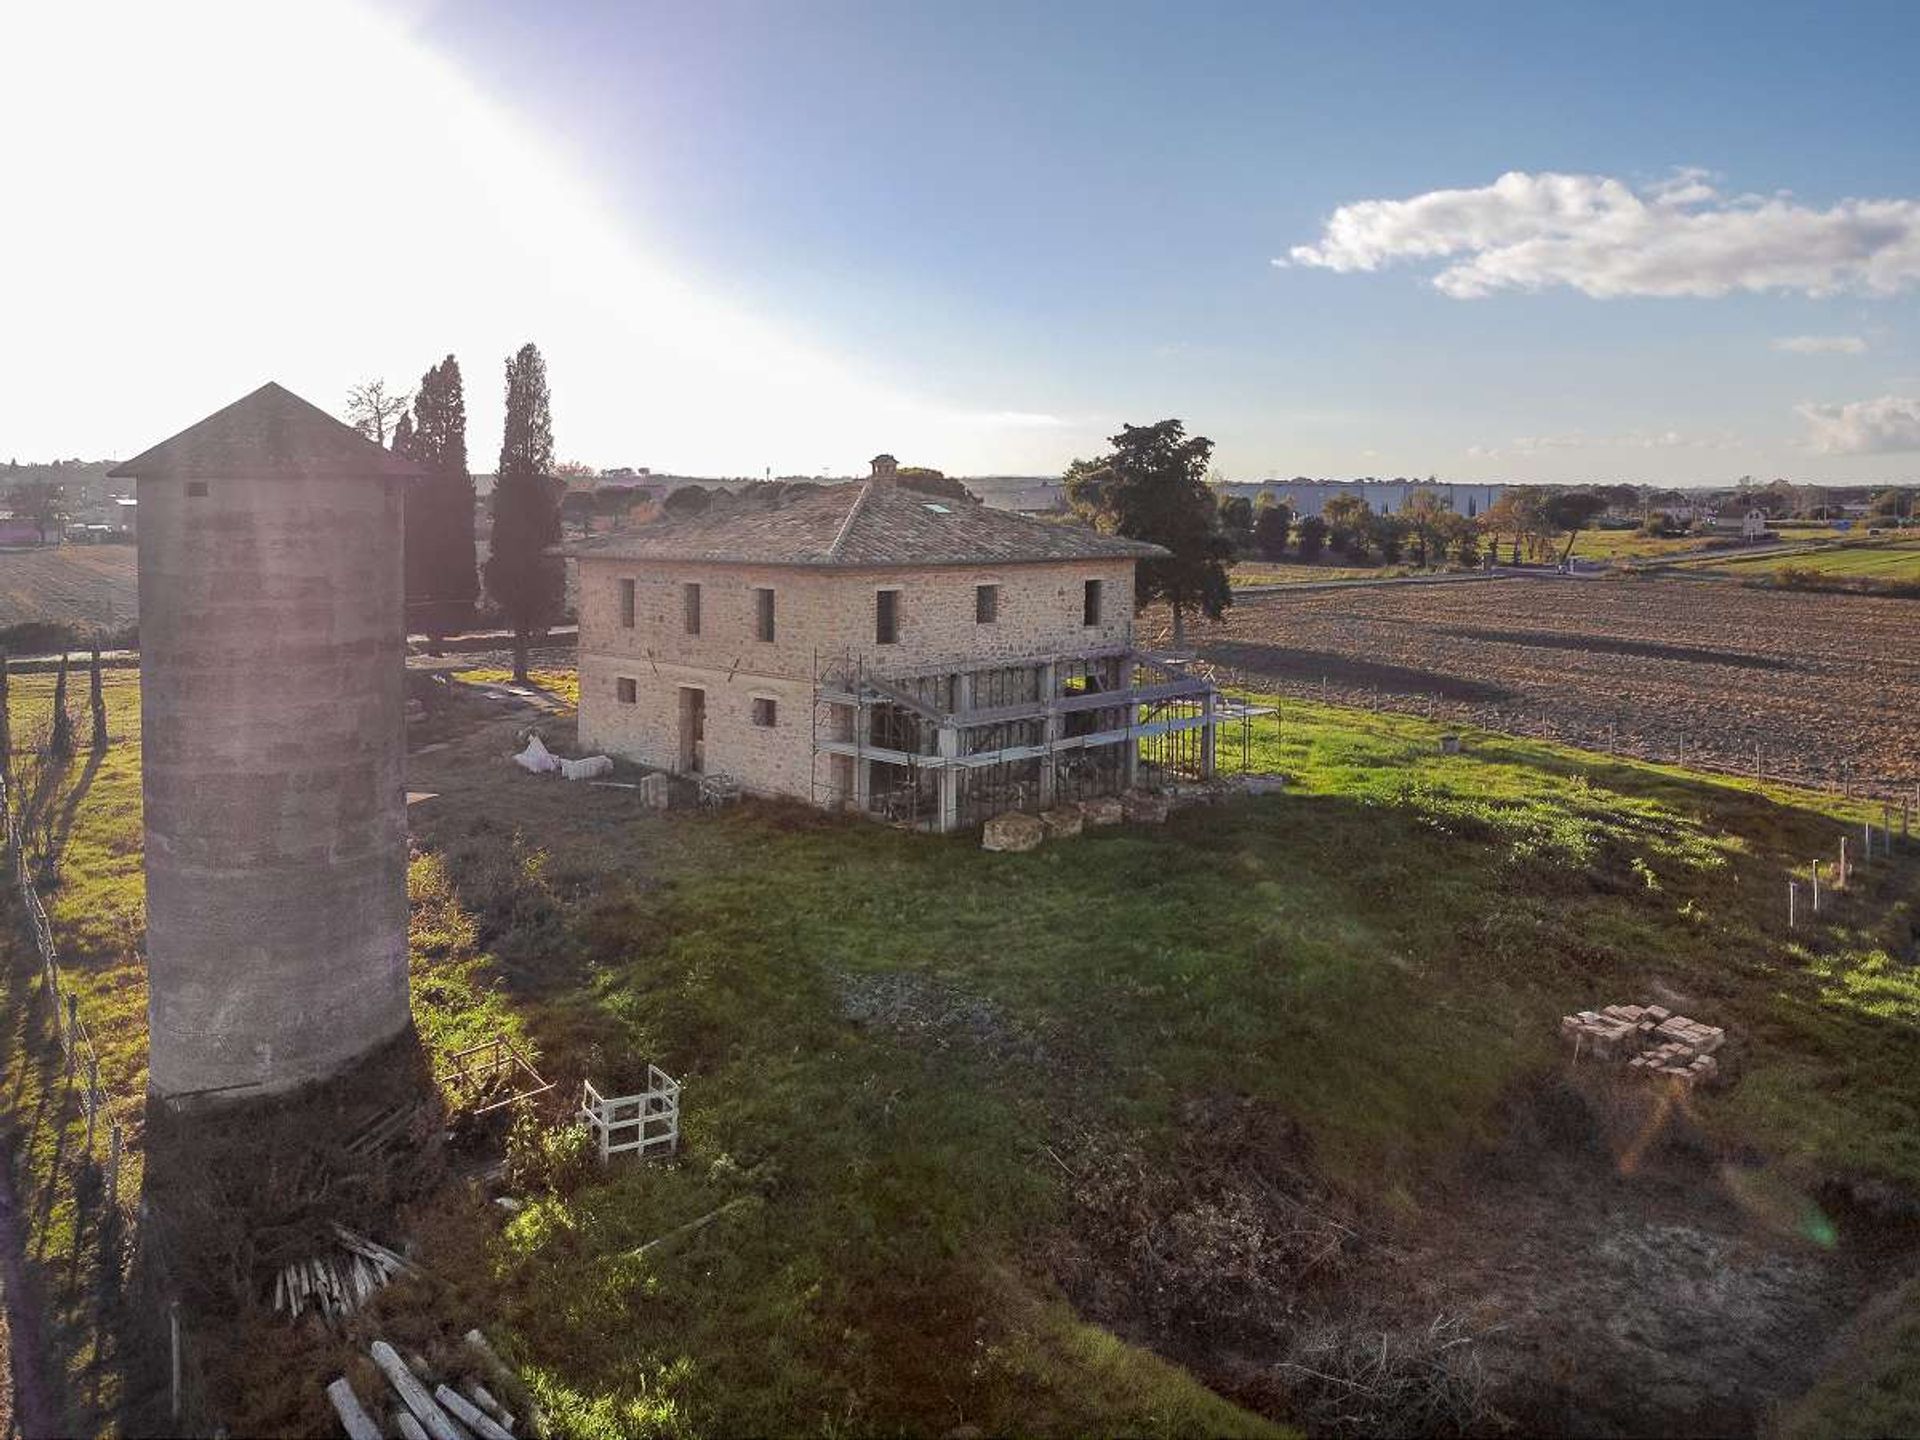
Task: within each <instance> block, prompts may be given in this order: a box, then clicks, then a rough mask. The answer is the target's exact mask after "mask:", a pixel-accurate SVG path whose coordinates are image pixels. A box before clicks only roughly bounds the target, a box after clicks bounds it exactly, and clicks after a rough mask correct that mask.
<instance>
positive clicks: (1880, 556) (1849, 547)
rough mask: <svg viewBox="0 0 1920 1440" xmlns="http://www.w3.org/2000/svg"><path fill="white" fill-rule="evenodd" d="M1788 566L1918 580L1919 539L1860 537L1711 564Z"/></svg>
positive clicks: (1769, 569)
mask: <svg viewBox="0 0 1920 1440" xmlns="http://www.w3.org/2000/svg"><path fill="white" fill-rule="evenodd" d="M1788 566H1791V567H1793V568H1794V569H1796V570H1807V571H1811V572H1813V573H1814V574H1816V575H1819V576H1821V577H1823V578H1832V579H1836V580H1875V581H1885V582H1890V583H1894V584H1908V585H1910V584H1920V539H1892V540H1882V539H1875V540H1862V541H1859V542H1857V543H1852V544H1845V545H1838V546H1834V547H1832V548H1830V549H1823V550H1814V551H1810V552H1809V553H1807V554H1805V555H1795V556H1792V557H1790V558H1788V557H1782V556H1778V555H1772V556H1767V555H1759V556H1754V557H1752V558H1750V559H1739V558H1735V559H1731V560H1727V561H1724V562H1722V563H1720V564H1717V565H1715V566H1714V567H1713V568H1714V569H1716V570H1724V571H1726V572H1728V573H1729V574H1740V575H1759V574H1774V573H1777V572H1778V571H1779V570H1781V569H1783V568H1786V567H1788Z"/></svg>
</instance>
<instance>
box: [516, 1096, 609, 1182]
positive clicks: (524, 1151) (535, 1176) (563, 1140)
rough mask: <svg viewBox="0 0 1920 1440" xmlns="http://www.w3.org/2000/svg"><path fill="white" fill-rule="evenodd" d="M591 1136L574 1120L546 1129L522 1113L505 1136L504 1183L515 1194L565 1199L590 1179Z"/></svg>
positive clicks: (591, 1166)
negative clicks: (537, 1193)
mask: <svg viewBox="0 0 1920 1440" xmlns="http://www.w3.org/2000/svg"><path fill="white" fill-rule="evenodd" d="M593 1161H594V1148H593V1134H592V1132H591V1131H589V1130H588V1129H587V1127H586V1126H585V1125H583V1124H581V1123H580V1122H579V1121H578V1120H570V1121H568V1122H567V1123H566V1124H564V1125H549V1124H547V1123H546V1122H545V1121H543V1120H541V1118H540V1117H539V1116H538V1115H536V1114H534V1113H533V1112H532V1111H523V1112H522V1113H521V1115H520V1117H519V1118H518V1119H517V1120H515V1121H514V1122H513V1129H511V1130H509V1131H508V1132H507V1155H506V1179H507V1184H508V1185H510V1186H512V1187H513V1188H514V1189H516V1190H520V1191H523V1192H527V1193H531V1192H533V1191H536V1190H544V1191H546V1192H548V1193H549V1194H553V1195H559V1196H567V1195H571V1194H572V1193H573V1192H574V1191H576V1190H578V1189H579V1188H580V1187H581V1186H582V1185H584V1184H586V1182H587V1181H588V1180H589V1179H591V1178H592V1176H593Z"/></svg>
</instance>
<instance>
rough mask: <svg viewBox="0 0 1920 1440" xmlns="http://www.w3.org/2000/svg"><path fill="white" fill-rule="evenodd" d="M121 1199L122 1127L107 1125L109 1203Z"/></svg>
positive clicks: (112, 1203)
mask: <svg viewBox="0 0 1920 1440" xmlns="http://www.w3.org/2000/svg"><path fill="white" fill-rule="evenodd" d="M119 1200H120V1127H119V1126H118V1125H110V1126H108V1127H107V1203H108V1204H109V1205H117V1204H118V1203H119Z"/></svg>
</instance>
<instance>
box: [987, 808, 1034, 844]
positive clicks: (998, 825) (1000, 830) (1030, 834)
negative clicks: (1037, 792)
mask: <svg viewBox="0 0 1920 1440" xmlns="http://www.w3.org/2000/svg"><path fill="white" fill-rule="evenodd" d="M1046 838H1047V827H1046V826H1045V825H1044V824H1042V823H1041V821H1040V817H1039V816H1037V815H1024V814H1022V813H1021V812H1020V811H1018V810H1014V811H1010V812H1009V813H1007V814H1005V815H996V816H994V817H993V818H992V819H991V820H989V821H987V823H986V825H985V827H984V828H983V829H982V831H981V833H980V848H981V849H982V850H999V851H1004V852H1006V853H1009V854H1018V853H1020V852H1021V851H1024V850H1037V849H1039V848H1040V842H1041V841H1042V840H1045V839H1046Z"/></svg>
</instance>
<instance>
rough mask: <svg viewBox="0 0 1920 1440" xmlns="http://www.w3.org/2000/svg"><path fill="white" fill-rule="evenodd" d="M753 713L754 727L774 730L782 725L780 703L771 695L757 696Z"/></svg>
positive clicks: (753, 705)
mask: <svg viewBox="0 0 1920 1440" xmlns="http://www.w3.org/2000/svg"><path fill="white" fill-rule="evenodd" d="M751 713H752V719H753V723H754V725H755V726H757V727H758V728H760V729H762V730H772V729H775V728H777V727H778V726H779V724H780V702H779V701H778V700H775V699H774V698H773V697H772V696H771V695H755V696H754V697H753V704H752V706H751Z"/></svg>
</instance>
